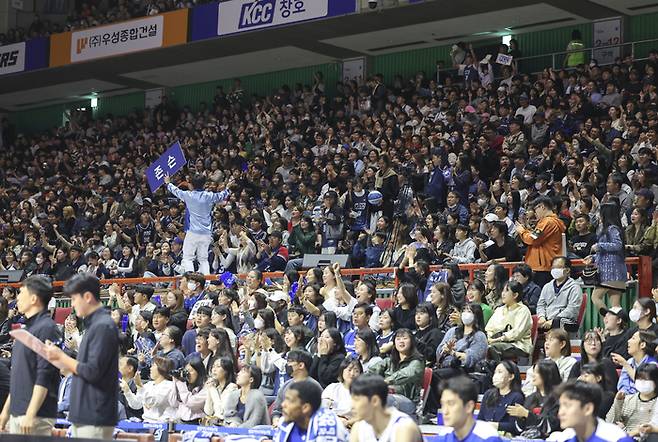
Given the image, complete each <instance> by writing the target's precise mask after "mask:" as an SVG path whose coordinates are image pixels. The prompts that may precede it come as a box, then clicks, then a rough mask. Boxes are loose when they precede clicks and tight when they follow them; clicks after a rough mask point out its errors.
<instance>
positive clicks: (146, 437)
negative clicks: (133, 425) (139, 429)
mask: <svg viewBox="0 0 658 442" xmlns="http://www.w3.org/2000/svg"><path fill="white" fill-rule="evenodd" d="M116 438H117V440H133V441H136V442H155V438H154V437H153V435H152V434H151V433H117V436H116Z"/></svg>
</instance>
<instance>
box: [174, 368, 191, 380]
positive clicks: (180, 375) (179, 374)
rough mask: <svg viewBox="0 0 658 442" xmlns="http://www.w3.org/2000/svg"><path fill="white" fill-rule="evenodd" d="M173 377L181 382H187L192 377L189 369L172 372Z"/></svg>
mask: <svg viewBox="0 0 658 442" xmlns="http://www.w3.org/2000/svg"><path fill="white" fill-rule="evenodd" d="M170 374H171V377H172V378H176V379H181V380H185V381H186V380H187V379H188V378H189V377H190V372H189V370H188V369H187V368H178V369H176V370H171V373H170Z"/></svg>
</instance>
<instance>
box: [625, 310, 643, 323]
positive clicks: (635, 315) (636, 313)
mask: <svg viewBox="0 0 658 442" xmlns="http://www.w3.org/2000/svg"><path fill="white" fill-rule="evenodd" d="M628 317H629V318H630V320H631V321H633V322H637V321H639V320H640V318H641V317H642V310H637V309H632V310H631V311H630V312H628Z"/></svg>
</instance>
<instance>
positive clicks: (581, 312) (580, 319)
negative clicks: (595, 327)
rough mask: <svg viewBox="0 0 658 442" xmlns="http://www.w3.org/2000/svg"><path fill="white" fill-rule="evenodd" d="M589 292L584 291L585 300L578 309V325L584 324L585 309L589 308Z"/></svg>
mask: <svg viewBox="0 0 658 442" xmlns="http://www.w3.org/2000/svg"><path fill="white" fill-rule="evenodd" d="M587 301H588V297H587V292H585V291H583V300H582V301H581V303H580V310H579V311H578V325H580V324H582V322H583V317H584V316H585V310H587Z"/></svg>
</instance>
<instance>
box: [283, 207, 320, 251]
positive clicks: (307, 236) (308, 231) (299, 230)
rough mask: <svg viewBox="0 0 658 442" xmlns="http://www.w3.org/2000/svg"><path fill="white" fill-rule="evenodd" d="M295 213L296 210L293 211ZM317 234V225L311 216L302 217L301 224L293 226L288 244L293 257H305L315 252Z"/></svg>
mask: <svg viewBox="0 0 658 442" xmlns="http://www.w3.org/2000/svg"><path fill="white" fill-rule="evenodd" d="M293 213H294V212H293ZM316 240H317V235H316V232H315V226H314V225H313V220H312V219H311V217H310V216H308V215H304V216H302V217H301V219H300V221H299V224H298V225H296V226H295V227H293V229H292V232H291V233H290V237H289V238H288V244H289V245H290V251H291V256H292V257H303V256H304V255H306V254H309V253H315V252H316V248H315V241H316Z"/></svg>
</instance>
